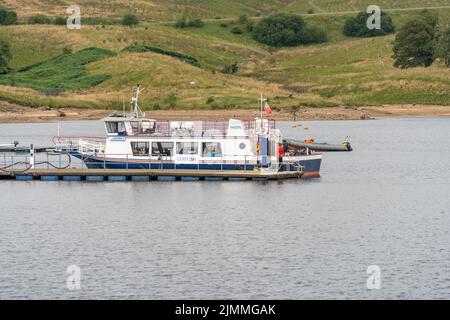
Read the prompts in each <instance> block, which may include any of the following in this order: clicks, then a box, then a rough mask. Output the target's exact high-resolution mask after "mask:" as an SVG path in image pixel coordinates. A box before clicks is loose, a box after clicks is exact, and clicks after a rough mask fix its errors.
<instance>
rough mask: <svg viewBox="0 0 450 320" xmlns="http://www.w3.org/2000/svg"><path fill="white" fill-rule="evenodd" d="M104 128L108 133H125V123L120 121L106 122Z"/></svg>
mask: <svg viewBox="0 0 450 320" xmlns="http://www.w3.org/2000/svg"><path fill="white" fill-rule="evenodd" d="M106 130H107V131H108V133H119V134H125V133H126V132H127V131H126V129H125V124H124V123H123V122H122V121H121V122H112V121H111V122H106Z"/></svg>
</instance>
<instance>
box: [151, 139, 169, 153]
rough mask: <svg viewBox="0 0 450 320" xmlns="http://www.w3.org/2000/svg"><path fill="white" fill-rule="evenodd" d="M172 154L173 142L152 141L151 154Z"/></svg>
mask: <svg viewBox="0 0 450 320" xmlns="http://www.w3.org/2000/svg"><path fill="white" fill-rule="evenodd" d="M159 155H164V156H172V155H173V142H152V156H159Z"/></svg>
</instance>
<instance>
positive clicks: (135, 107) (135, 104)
mask: <svg viewBox="0 0 450 320" xmlns="http://www.w3.org/2000/svg"><path fill="white" fill-rule="evenodd" d="M142 91H144V88H142V89H141V86H140V85H139V84H138V85H137V87H136V91H135V92H136V93H135V96H134V97H132V98H131V108H132V109H131V113H133V114H134V116H135V117H136V118H139V117H141V116H144V114H143V112H142V110H141V108H140V107H139V94H140V93H141V92H142Z"/></svg>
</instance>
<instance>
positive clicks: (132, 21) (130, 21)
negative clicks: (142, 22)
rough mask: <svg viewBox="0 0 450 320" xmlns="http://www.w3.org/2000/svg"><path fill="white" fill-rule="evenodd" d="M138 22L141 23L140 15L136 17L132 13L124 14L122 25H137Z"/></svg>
mask: <svg viewBox="0 0 450 320" xmlns="http://www.w3.org/2000/svg"><path fill="white" fill-rule="evenodd" d="M138 23H139V19H138V17H136V16H135V15H134V14H132V13H128V14H126V15H124V16H123V18H122V25H124V26H127V27H134V26H137V25H138Z"/></svg>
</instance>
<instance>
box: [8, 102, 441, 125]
mask: <svg viewBox="0 0 450 320" xmlns="http://www.w3.org/2000/svg"><path fill="white" fill-rule="evenodd" d="M0 107H1V108H0V124H1V123H33V122H48V121H74V120H100V119H102V118H104V117H106V116H108V115H110V114H111V113H113V111H112V110H96V109H76V108H61V109H50V108H31V107H24V106H16V105H9V104H8V105H3V104H0ZM117 113H119V112H117ZM146 113H147V116H148V117H151V118H155V119H167V120H219V119H229V118H236V119H243V120H248V119H254V118H256V117H258V116H259V112H258V111H257V110H255V109H222V110H202V109H198V110H150V111H146ZM362 114H364V115H365V117H366V119H374V118H383V117H401V116H433V117H439V116H450V106H434V105H384V106H367V107H324V108H301V109H300V110H299V111H298V112H297V113H296V115H294V114H293V113H292V112H290V111H289V110H281V111H273V112H272V114H270V115H269V118H270V119H273V120H285V121H289V120H290V121H294V120H296V121H307V120H360V119H361V115H362Z"/></svg>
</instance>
